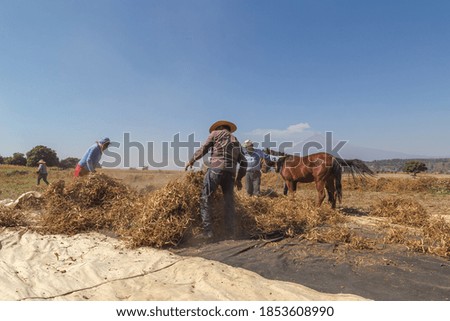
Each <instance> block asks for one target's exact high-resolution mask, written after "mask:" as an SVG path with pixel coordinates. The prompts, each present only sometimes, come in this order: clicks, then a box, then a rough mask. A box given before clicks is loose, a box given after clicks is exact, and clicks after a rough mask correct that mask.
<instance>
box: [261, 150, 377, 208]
mask: <svg viewBox="0 0 450 321" xmlns="http://www.w3.org/2000/svg"><path fill="white" fill-rule="evenodd" d="M269 153H270V154H272V155H280V153H278V152H275V151H269ZM268 165H272V166H273V165H274V164H268ZM342 166H345V167H348V168H349V169H350V170H351V173H352V174H353V175H355V174H357V175H362V176H364V175H366V174H367V175H374V173H373V172H372V171H371V170H370V169H369V168H368V167H367V166H366V165H365V164H364V163H363V162H362V161H360V160H358V159H355V160H344V159H341V158H337V157H334V156H333V155H331V154H328V153H317V154H312V155H308V156H304V157H300V156H293V155H284V156H281V157H280V158H279V159H278V161H277V162H276V171H277V172H279V173H280V174H281V177H282V178H283V179H284V182H285V187H284V194H285V195H286V194H287V192H288V191H289V192H290V193H294V192H295V191H296V190H297V183H312V182H314V183H315V184H316V189H317V199H316V205H317V206H318V207H319V206H321V205H322V203H323V200H324V199H325V196H326V194H325V189H326V190H327V192H328V201H329V203H330V204H331V207H332V208H336V200H339V202H341V200H342V184H341V176H342Z"/></svg>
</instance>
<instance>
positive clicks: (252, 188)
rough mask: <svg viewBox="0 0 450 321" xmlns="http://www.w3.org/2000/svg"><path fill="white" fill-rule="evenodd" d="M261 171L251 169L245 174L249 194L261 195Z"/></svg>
mask: <svg viewBox="0 0 450 321" xmlns="http://www.w3.org/2000/svg"><path fill="white" fill-rule="evenodd" d="M260 187H261V172H260V171H250V172H247V173H246V174H245V188H246V190H247V194H248V195H260V193H261V191H260Z"/></svg>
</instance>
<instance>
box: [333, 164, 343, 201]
mask: <svg viewBox="0 0 450 321" xmlns="http://www.w3.org/2000/svg"><path fill="white" fill-rule="evenodd" d="M333 174H334V186H335V188H336V198H337V200H338V201H339V203H341V202H342V182H341V178H342V167H341V165H340V163H339V161H338V160H337V159H334V160H333Z"/></svg>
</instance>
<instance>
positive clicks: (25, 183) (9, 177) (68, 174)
mask: <svg viewBox="0 0 450 321" xmlns="http://www.w3.org/2000/svg"><path fill="white" fill-rule="evenodd" d="M36 170H37V168H33V167H26V166H12V165H0V199H6V198H10V199H16V198H17V197H19V196H20V195H21V194H23V193H25V192H29V191H40V192H42V191H43V190H45V188H46V184H45V183H44V182H43V181H42V180H41V184H40V186H36V181H37V174H36ZM48 171H49V174H48V181H49V182H50V183H51V182H53V181H57V180H61V179H62V180H67V181H69V180H71V179H72V175H73V170H61V169H59V168H53V167H50V168H48Z"/></svg>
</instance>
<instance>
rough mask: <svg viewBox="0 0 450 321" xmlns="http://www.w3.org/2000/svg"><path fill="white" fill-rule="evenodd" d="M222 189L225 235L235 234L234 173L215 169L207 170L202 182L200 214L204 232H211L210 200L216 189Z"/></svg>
mask: <svg viewBox="0 0 450 321" xmlns="http://www.w3.org/2000/svg"><path fill="white" fill-rule="evenodd" d="M219 186H220V187H221V188H222V193H223V198H224V208H225V217H224V219H225V230H226V232H227V234H234V233H235V209H234V190H233V188H234V173H233V172H229V171H224V170H221V169H217V168H208V170H207V171H206V174H205V178H204V180H203V190H202V196H201V204H200V214H201V216H202V221H203V230H204V232H212V222H211V199H212V197H211V196H212V194H213V193H214V192H215V191H216V190H217V188H218V187H219Z"/></svg>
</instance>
